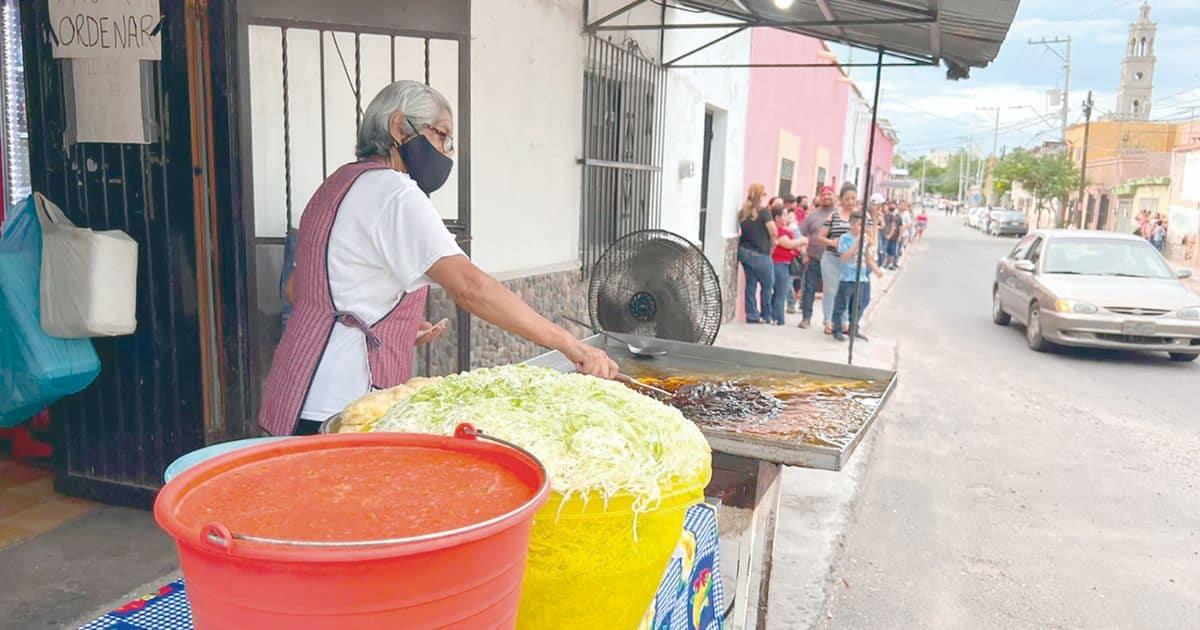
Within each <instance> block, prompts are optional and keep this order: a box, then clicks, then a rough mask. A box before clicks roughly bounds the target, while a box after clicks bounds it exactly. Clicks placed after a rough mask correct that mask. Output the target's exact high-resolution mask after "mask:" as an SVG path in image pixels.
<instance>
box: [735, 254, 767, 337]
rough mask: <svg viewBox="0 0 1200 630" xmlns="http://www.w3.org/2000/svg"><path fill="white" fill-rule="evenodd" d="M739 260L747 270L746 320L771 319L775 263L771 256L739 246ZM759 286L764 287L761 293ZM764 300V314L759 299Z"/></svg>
mask: <svg viewBox="0 0 1200 630" xmlns="http://www.w3.org/2000/svg"><path fill="white" fill-rule="evenodd" d="M738 262H740V263H742V269H743V270H744V271H745V272H746V321H748V322H758V321H761V320H762V319H767V320H770V319H771V317H772V316H771V292H772V291H773V290H774V289H775V265H774V263H773V262H772V261H771V257H770V256H768V255H766V254H764V253H762V252H760V251H756V250H753V249H750V248H748V247H738ZM759 287H761V289H762V293H761V295H760V294H759ZM760 299H761V300H762V302H761V303H762V316H761V317H760V315H759V308H758V305H759V300H760Z"/></svg>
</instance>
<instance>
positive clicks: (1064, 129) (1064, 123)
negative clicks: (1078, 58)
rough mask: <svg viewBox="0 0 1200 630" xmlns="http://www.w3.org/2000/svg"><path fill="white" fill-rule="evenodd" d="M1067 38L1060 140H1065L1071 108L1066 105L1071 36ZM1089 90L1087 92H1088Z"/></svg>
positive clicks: (1069, 78)
mask: <svg viewBox="0 0 1200 630" xmlns="http://www.w3.org/2000/svg"><path fill="white" fill-rule="evenodd" d="M1066 39H1067V57H1066V59H1063V93H1062V103H1063V106H1062V141H1063V142H1066V141H1067V114H1069V113H1070V110H1071V108H1070V107H1068V106H1067V104H1068V103H1070V102H1071V36H1070V35H1068V36H1067V37H1066ZM1090 93H1091V92H1089V94H1090Z"/></svg>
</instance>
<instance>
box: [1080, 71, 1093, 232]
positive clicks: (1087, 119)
mask: <svg viewBox="0 0 1200 630" xmlns="http://www.w3.org/2000/svg"><path fill="white" fill-rule="evenodd" d="M1091 130H1092V91H1091V90H1088V96H1087V100H1086V101H1084V102H1083V157H1082V158H1081V162H1082V164H1081V166H1080V167H1079V229H1081V230H1082V229H1085V228H1086V227H1087V204H1086V203H1085V202H1084V201H1083V189H1084V186H1086V185H1087V152H1088V134H1089V132H1090V131H1091Z"/></svg>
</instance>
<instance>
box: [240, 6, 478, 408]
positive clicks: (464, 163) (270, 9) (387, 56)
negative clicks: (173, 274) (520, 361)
mask: <svg viewBox="0 0 1200 630" xmlns="http://www.w3.org/2000/svg"><path fill="white" fill-rule="evenodd" d="M237 11H238V14H237V38H238V42H237V45H238V52H239V54H238V57H239V68H238V73H237V84H238V87H239V92H240V93H239V97H240V100H241V106H240V110H241V112H242V113H243V116H241V118H240V120H239V121H238V122H239V125H240V129H239V131H240V144H241V149H242V155H243V156H244V157H243V158H242V159H243V160H244V163H243V165H242V169H241V172H242V190H243V191H244V192H243V197H244V200H243V204H244V213H245V215H246V219H245V221H244V222H245V225H246V226H247V227H246V229H247V231H248V232H249V235H248V237H249V238H248V239H247V240H248V242H247V249H248V250H249V251H248V252H247V258H248V261H249V264H248V267H249V278H247V282H248V283H249V287H248V290H249V296H248V297H249V300H248V301H249V303H250V307H251V308H250V316H249V317H250V322H249V336H250V346H251V348H250V361H251V363H252V365H251V368H250V370H249V371H250V374H252V375H253V376H252V377H251V382H250V383H249V387H250V389H251V398H252V401H253V404H252V406H251V408H252V409H255V410H256V409H257V408H258V402H259V396H260V392H261V388H262V387H263V385H264V384H265V382H266V378H267V375H268V373H269V371H270V366H271V359H272V356H273V354H274V351H275V347H276V345H277V344H278V343H279V340H280V338H281V336H282V333H283V318H282V311H283V307H284V304H283V300H282V296H281V293H282V292H281V283H280V277H281V274H282V270H283V262H284V243H285V238H286V236H287V234H288V233H289V232H290V231H293V230H295V229H296V228H297V227H298V226H299V224H300V217H301V214H302V213H303V209H304V206H305V205H306V204H307V202H308V199H309V198H310V197H311V195H312V193H313V192H314V191H315V190H316V189H317V187H318V186H319V185H320V184H321V182H322V180H324V178H325V177H326V176H327V175H329V174H330V173H332V172H333V171H334V170H336V169H337V168H338V167H339V166H341V165H342V164H345V163H348V162H352V161H354V160H355V159H356V158H355V156H354V143H355V137H356V135H357V131H358V125H359V123H360V121H361V117H362V111H363V110H364V109H365V108H366V107H367V105H368V103H369V102H370V100H371V98H372V97H374V95H375V94H376V93H378V92H379V90H380V89H382V88H383V87H384V86H386V85H387V84H389V83H391V82H393V81H396V80H399V79H412V80H417V81H423V82H424V83H426V84H428V85H431V86H433V87H434V88H436V89H437V90H438V91H439V92H441V93H442V94H444V95H445V96H446V98H447V100H449V101H450V104H451V107H452V109H453V114H454V118H455V129H456V132H455V135H456V137H457V139H458V145H459V148H458V152H459V155H458V156H457V159H456V165H455V169H454V171H452V173H451V178H450V180H449V181H448V182H447V183H446V186H444V187H443V189H442V190H440V191H438V192H437V193H435V194H434V195H433V196H432V200H433V202H434V205H435V206H436V207H437V208H438V210H439V212H440V213H441V215H442V218H443V220H444V221H445V224H446V227H447V228H448V229H449V230H450V231H451V232H452V233H454V234H455V235H456V236H457V237H458V239H459V244H460V245H461V246H462V247H463V249H464V250H465V251H467V252H468V253H470V249H469V234H470V225H471V221H470V219H471V211H470V210H471V205H470V147H469V142H470V135H471V134H470V48H469V46H470V43H469V42H470V40H469V33H470V3H469V1H468V0H413V1H410V2H406V3H404V4H402V5H400V6H398V7H395V8H393V9H391V10H389V11H386V12H382V13H381V12H379V10H378V8H377V5H376V3H374V2H371V1H369V0H343V1H342V2H337V3H329V2H325V1H323V0H299V1H293V2H288V3H286V6H284V5H283V4H281V3H279V2H274V1H272V0H242V1H241V2H238V3H237ZM436 294H437V292H435V293H433V294H431V296H430V302H429V306H428V307H427V313H426V319H428V320H430V321H436V320H438V319H441V318H442V317H448V318H450V319H451V321H452V325H451V329H452V334H451V335H448V339H447V342H445V343H439V344H436V347H430V346H426V347H425V348H423V349H422V350H421V352H420V353H419V356H418V358H417V365H416V373H417V374H421V375H433V374H445V373H451V372H457V371H460V370H465V369H469V366H470V320H469V315H467V313H466V312H465V311H462V310H461V309H456V308H455V307H454V305H453V304H452V303H451V302H450V301H449V300H448V299H438V298H436V297H435V295H436ZM451 340H452V341H451Z"/></svg>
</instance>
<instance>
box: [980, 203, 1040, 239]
mask: <svg viewBox="0 0 1200 630" xmlns="http://www.w3.org/2000/svg"><path fill="white" fill-rule="evenodd" d="M984 231H985V232H987V233H988V234H991V235H992V236H1006V235H1016V236H1025V234H1026V233H1028V232H1029V219H1028V218H1026V216H1025V213H1024V212H1021V211H1019V210H1010V209H1007V208H1001V209H998V210H992V211H991V212H988V214H987V226H986V227H985V228H984Z"/></svg>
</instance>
